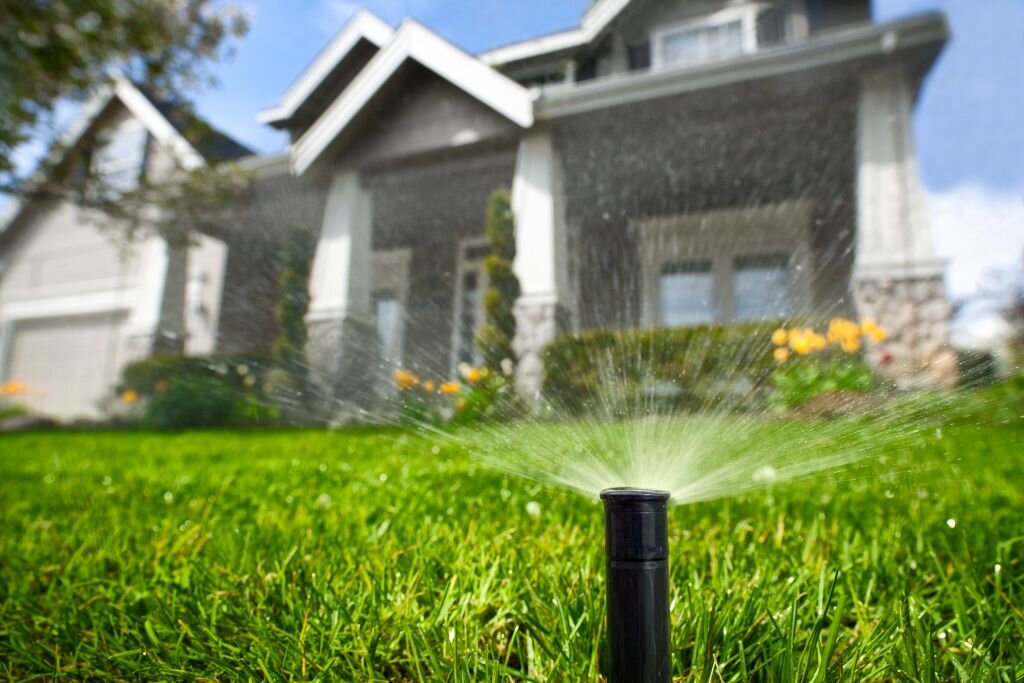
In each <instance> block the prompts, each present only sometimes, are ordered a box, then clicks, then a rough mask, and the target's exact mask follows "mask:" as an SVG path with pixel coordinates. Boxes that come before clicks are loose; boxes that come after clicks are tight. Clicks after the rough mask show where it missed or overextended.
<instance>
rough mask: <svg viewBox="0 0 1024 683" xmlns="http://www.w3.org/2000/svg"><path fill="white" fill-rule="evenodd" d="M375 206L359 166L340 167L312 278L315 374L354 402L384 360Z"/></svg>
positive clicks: (366, 394) (366, 393) (364, 395)
mask: <svg viewBox="0 0 1024 683" xmlns="http://www.w3.org/2000/svg"><path fill="white" fill-rule="evenodd" d="M372 210H373V207H372V202H371V198H370V194H369V193H368V192H367V191H366V190H365V189H364V188H363V187H362V184H361V182H360V179H359V173H358V171H353V170H344V171H340V172H338V173H336V174H335V176H334V178H333V180H332V182H331V186H330V189H329V190H328V195H327V203H326V206H325V207H324V218H323V226H322V228H321V230H320V239H319V241H318V242H317V247H316V255H315V256H314V258H313V269H312V272H311V274H310V282H309V289H310V306H309V312H308V313H307V314H306V326H307V329H308V334H309V339H308V341H307V343H306V357H307V360H308V361H309V365H310V369H311V380H312V381H313V383H314V385H315V386H316V387H317V388H318V389H319V390H320V391H321V392H322V393H323V394H324V395H325V396H326V397H332V398H337V399H339V400H340V401H341V402H342V404H350V405H351V406H361V405H363V404H365V403H367V402H368V401H369V400H370V399H371V398H372V391H373V380H374V377H375V368H376V365H377V360H378V358H377V335H376V330H375V329H374V326H373V325H372V323H371V314H370V276H371V272H370V268H371V256H372V252H371V243H370V237H371V218H372ZM329 417H333V416H329Z"/></svg>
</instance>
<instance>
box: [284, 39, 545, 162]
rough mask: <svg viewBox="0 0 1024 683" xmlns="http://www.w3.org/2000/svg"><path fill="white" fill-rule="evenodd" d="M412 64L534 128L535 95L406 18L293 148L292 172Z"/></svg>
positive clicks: (321, 150) (313, 157)
mask: <svg viewBox="0 0 1024 683" xmlns="http://www.w3.org/2000/svg"><path fill="white" fill-rule="evenodd" d="M408 60H413V61H416V62H418V63H419V64H421V65H422V66H424V67H426V68H427V69H429V70H430V71H433V72H434V73H435V74H437V75H438V76H440V77H441V78H443V79H444V80H446V81H448V82H449V83H451V84H452V85H453V86H455V87H457V88H459V89H460V90H462V91H464V92H465V93H466V94H468V95H470V96H471V97H474V98H475V99H477V100H478V101H480V102H481V103H483V104H484V105H486V106H488V107H490V108H491V109H493V110H495V111H496V112H498V113H499V114H501V115H502V116H504V117H505V118H507V119H509V120H510V121H512V122H513V123H515V124H517V125H519V126H521V127H523V128H529V127H530V126H532V125H533V96H532V95H531V94H530V92H529V91H528V90H527V89H526V88H524V87H523V86H521V85H519V84H518V83H516V82H515V81H513V80H511V79H509V78H507V77H505V76H503V75H502V74H500V73H498V72H497V71H495V70H494V69H492V68H490V67H489V66H487V65H486V64H484V63H483V62H481V61H480V60H478V59H476V58H475V57H472V56H470V55H468V54H466V53H465V52H463V51H462V50H460V49H459V48H457V47H455V46H454V45H452V44H451V43H449V42H448V41H446V40H445V39H443V38H441V37H440V36H438V35H437V34H436V33H433V32H432V31H430V30H429V29H427V28H426V27H424V26H423V25H421V24H419V23H417V22H415V21H412V20H410V19H406V20H405V21H404V22H402V25H401V26H400V27H399V29H398V30H397V31H396V32H395V33H394V35H393V36H392V38H391V41H390V42H389V43H388V44H387V46H386V47H384V49H382V50H381V51H380V52H378V53H377V54H376V55H374V57H373V58H372V59H371V60H370V61H369V62H368V63H367V64H366V66H365V67H363V69H362V71H360V72H359V75H358V76H356V77H355V79H353V81H352V82H351V83H350V84H349V85H348V87H347V88H345V90H344V91H343V92H342V93H341V95H340V96H339V97H338V98H337V99H336V100H335V101H334V102H332V103H331V105H330V106H329V107H328V108H327V109H326V111H324V113H323V114H321V116H320V118H319V119H317V121H316V122H315V123H314V124H313V125H312V126H311V127H310V128H309V130H307V131H306V132H305V133H304V134H303V135H302V137H300V138H299V139H298V140H297V141H296V142H295V143H294V145H293V146H292V170H293V171H294V172H295V173H297V174H302V173H303V172H305V171H306V170H307V169H309V167H310V166H312V165H313V163H314V162H316V160H317V159H318V158H320V156H321V155H322V154H323V153H324V151H325V150H326V149H327V148H328V147H329V146H330V144H331V143H332V142H333V141H334V140H335V139H336V138H337V137H338V136H339V135H340V134H341V133H342V132H343V131H344V130H345V129H346V127H347V126H348V125H349V124H350V123H351V122H352V121H353V119H355V117H356V116H357V115H358V114H359V113H360V112H361V111H362V110H363V109H364V108H365V107H366V105H367V104H368V103H369V102H370V100H371V99H372V98H373V97H374V95H376V94H377V92H378V91H380V89H381V88H382V87H383V86H384V85H385V84H386V83H387V82H388V81H389V80H390V79H391V78H392V77H393V76H394V75H395V73H396V72H397V71H398V69H399V67H401V66H402V65H403V64H404V63H405V62H406V61H408Z"/></svg>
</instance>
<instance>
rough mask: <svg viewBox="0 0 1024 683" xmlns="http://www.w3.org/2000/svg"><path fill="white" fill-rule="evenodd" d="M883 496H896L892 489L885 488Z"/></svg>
mask: <svg viewBox="0 0 1024 683" xmlns="http://www.w3.org/2000/svg"><path fill="white" fill-rule="evenodd" d="M885 497H886V498H888V499H889V500H892V499H893V498H895V497H896V493H895V492H894V491H893V490H892V489H886V490H885Z"/></svg>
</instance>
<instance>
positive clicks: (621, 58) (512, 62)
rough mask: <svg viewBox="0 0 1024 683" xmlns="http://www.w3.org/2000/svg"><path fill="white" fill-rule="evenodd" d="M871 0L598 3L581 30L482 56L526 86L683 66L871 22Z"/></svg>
mask: <svg viewBox="0 0 1024 683" xmlns="http://www.w3.org/2000/svg"><path fill="white" fill-rule="evenodd" d="M870 18H871V9H870V1H869V0H597V1H596V2H595V3H594V4H593V5H591V7H590V9H588V10H587V12H586V14H585V15H584V17H583V21H582V22H581V25H580V27H579V28H576V29H572V30H570V31H564V32H562V33H556V34H552V35H550V36H545V37H543V38H539V39H536V40H532V41H526V42H524V43H517V44H514V45H509V46H506V47H502V48H498V49H497V50H492V51H490V52H486V53H484V54H482V55H480V58H481V59H482V60H483V61H485V62H487V63H489V64H491V65H493V66H495V67H496V68H498V69H499V70H501V71H502V72H503V73H505V74H506V75H508V76H509V77H511V78H513V79H515V80H517V81H519V82H520V83H522V84H524V85H530V86H539V85H547V84H549V83H555V82H567V81H568V82H573V81H588V80H591V79H594V78H602V77H607V76H615V75H618V74H627V73H629V72H634V71H646V70H649V69H658V68H663V67H667V66H676V67H685V66H696V65H701V64H707V63H709V62H714V61H719V60H726V59H732V58H736V57H740V56H743V55H749V54H753V53H756V52H759V51H763V50H769V49H772V48H777V47H780V46H785V45H790V44H794V43H798V42H800V41H803V40H807V39H808V38H811V37H812V36H814V35H815V34H816V33H819V32H821V31H825V30H829V29H833V28H837V27H841V26H847V25H850V24H855V23H863V22H867V21H870Z"/></svg>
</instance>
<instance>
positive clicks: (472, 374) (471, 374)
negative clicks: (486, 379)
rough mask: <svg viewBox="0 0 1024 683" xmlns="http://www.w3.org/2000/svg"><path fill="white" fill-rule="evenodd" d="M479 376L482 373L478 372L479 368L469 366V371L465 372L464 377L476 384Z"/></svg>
mask: <svg viewBox="0 0 1024 683" xmlns="http://www.w3.org/2000/svg"><path fill="white" fill-rule="evenodd" d="M481 376H482V375H481V373H480V370H478V369H477V368H470V369H469V371H468V372H467V373H466V379H468V380H469V381H470V383H472V384H476V383H477V382H479V381H480V377H481Z"/></svg>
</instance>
